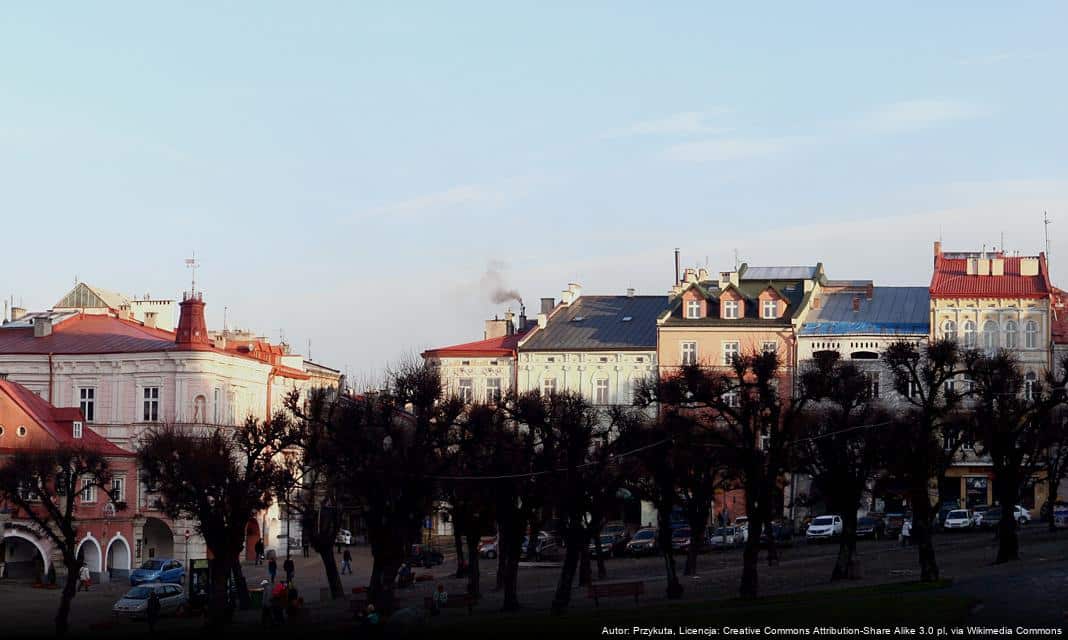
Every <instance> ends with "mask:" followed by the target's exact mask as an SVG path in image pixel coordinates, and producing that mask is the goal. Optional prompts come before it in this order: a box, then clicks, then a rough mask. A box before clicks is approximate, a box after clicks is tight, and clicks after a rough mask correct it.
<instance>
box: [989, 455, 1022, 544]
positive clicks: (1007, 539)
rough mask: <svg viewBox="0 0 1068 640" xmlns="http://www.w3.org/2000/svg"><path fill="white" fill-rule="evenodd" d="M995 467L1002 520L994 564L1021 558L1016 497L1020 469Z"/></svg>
mask: <svg viewBox="0 0 1068 640" xmlns="http://www.w3.org/2000/svg"><path fill="white" fill-rule="evenodd" d="M1006 466H1010V465H1003V466H1002V468H1001V469H997V468H995V469H994V477H995V478H997V494H998V500H999V501H1000V502H1001V522H999V523H998V555H997V559H995V560H994V564H1002V563H1005V562H1012V561H1014V560H1019V559H1020V540H1019V537H1018V536H1017V535H1016V499H1017V498H1018V497H1019V486H1020V482H1019V472H1018V469H1016V468H1012V469H1006V468H1005V467H1006Z"/></svg>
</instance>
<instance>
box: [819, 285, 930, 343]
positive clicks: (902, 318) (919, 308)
mask: <svg viewBox="0 0 1068 640" xmlns="http://www.w3.org/2000/svg"><path fill="white" fill-rule="evenodd" d="M858 297H859V301H860V308H859V309H858V310H857V311H853V301H854V299H856V298H858ZM821 298H822V300H821V304H820V308H819V309H813V310H812V311H811V313H810V315H809V317H808V318H807V320H806V322H805V323H804V324H803V325H802V326H801V329H800V330H799V331H798V333H799V334H800V335H807V336H828V335H850V334H853V335H896V334H911V335H926V334H927V333H928V332H929V331H930V310H931V297H930V293H929V292H928V289H927V287H874V288H873V290H872V297H871V300H868V299H867V297H866V296H865V295H864V294H863V293H860V294H858V293H856V292H852V291H842V292H837V293H830V294H823V295H822V296H821Z"/></svg>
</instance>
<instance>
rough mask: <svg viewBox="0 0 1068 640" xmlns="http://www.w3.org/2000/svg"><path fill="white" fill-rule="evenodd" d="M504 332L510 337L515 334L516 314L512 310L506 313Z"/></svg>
mask: <svg viewBox="0 0 1068 640" xmlns="http://www.w3.org/2000/svg"><path fill="white" fill-rule="evenodd" d="M504 331H505V335H509V336H510V335H512V334H514V333H515V314H514V313H512V310H511V309H509V310H508V311H506V312H505V313H504Z"/></svg>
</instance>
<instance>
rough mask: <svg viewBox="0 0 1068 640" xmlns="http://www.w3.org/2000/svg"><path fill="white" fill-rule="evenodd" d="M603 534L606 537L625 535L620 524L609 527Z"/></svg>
mask: <svg viewBox="0 0 1068 640" xmlns="http://www.w3.org/2000/svg"><path fill="white" fill-rule="evenodd" d="M601 533H602V534H603V535H606V536H607V535H614V534H617V533H623V526H622V525H618V524H615V525H609V526H607V527H605V528H604V531H602V532H601Z"/></svg>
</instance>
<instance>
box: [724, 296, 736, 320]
mask: <svg viewBox="0 0 1068 640" xmlns="http://www.w3.org/2000/svg"><path fill="white" fill-rule="evenodd" d="M723 317H724V318H726V319H727V320H737V319H738V301H737V300H724V301H723Z"/></svg>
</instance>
